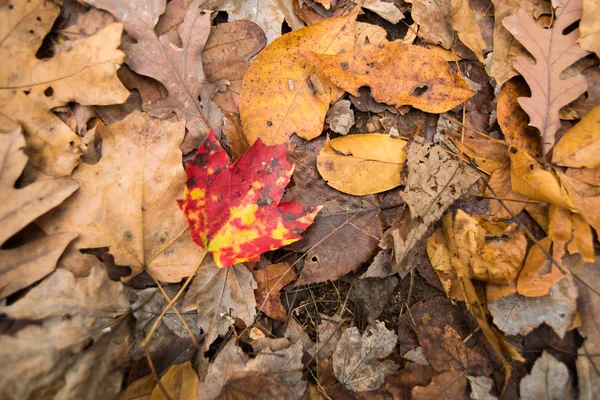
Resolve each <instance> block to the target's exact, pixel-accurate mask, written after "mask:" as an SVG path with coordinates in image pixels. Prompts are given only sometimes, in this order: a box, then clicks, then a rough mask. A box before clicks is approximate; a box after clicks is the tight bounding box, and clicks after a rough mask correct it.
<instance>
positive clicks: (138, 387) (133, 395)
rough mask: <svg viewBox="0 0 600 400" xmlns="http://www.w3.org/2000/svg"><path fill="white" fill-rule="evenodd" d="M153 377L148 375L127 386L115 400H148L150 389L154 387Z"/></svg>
mask: <svg viewBox="0 0 600 400" xmlns="http://www.w3.org/2000/svg"><path fill="white" fill-rule="evenodd" d="M156 383H157V382H156V379H155V378H154V375H152V374H149V375H146V376H145V377H143V378H140V379H138V380H136V381H134V382H133V383H131V384H129V386H127V387H126V388H125V390H123V391H122V392H121V393H119V396H118V397H117V400H150V395H151V394H152V389H154V387H155V386H156Z"/></svg>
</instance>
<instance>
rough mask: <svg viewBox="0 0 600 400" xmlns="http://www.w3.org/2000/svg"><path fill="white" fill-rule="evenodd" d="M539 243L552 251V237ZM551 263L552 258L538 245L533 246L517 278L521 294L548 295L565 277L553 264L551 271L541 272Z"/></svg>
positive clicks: (530, 295) (532, 295)
mask: <svg viewBox="0 0 600 400" xmlns="http://www.w3.org/2000/svg"><path fill="white" fill-rule="evenodd" d="M539 243H540V245H541V246H543V247H544V249H546V251H550V244H551V243H552V237H550V236H548V237H546V238H544V239H542V240H540V241H539ZM549 265H550V260H548V257H547V256H546V254H545V253H544V252H543V251H542V250H541V249H540V247H539V246H537V245H534V246H532V247H531V249H530V250H529V254H528V255H527V260H525V264H524V265H523V269H522V270H521V272H520V274H519V278H518V279H517V291H518V292H519V294H520V295H522V296H527V297H539V296H545V295H547V294H548V292H549V291H550V288H551V287H552V286H554V285H555V284H556V283H558V282H559V281H561V280H562V279H563V278H564V277H565V275H564V274H563V273H562V272H560V270H559V269H558V268H557V267H556V266H554V265H553V264H552V266H551V268H552V269H551V271H550V272H546V273H542V274H540V273H539V271H540V270H542V269H546V268H547V267H548V266H549Z"/></svg>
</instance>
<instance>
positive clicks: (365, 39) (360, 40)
mask: <svg viewBox="0 0 600 400" xmlns="http://www.w3.org/2000/svg"><path fill="white" fill-rule="evenodd" d="M383 42H387V32H386V31H385V29H383V28H382V27H381V26H379V25H372V24H367V23H366V22H358V21H357V22H356V39H355V43H354V47H355V48H357V49H358V48H359V47H362V46H365V45H367V44H379V43H383Z"/></svg>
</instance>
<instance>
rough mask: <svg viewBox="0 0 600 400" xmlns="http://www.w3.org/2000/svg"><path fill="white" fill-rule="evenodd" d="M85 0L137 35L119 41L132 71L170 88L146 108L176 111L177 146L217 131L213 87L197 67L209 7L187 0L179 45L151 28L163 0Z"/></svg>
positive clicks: (192, 144) (188, 146)
mask: <svg viewBox="0 0 600 400" xmlns="http://www.w3.org/2000/svg"><path fill="white" fill-rule="evenodd" d="M86 3H88V4H90V5H92V6H94V7H97V8H100V9H103V10H106V11H108V12H110V13H111V14H112V15H113V16H114V17H115V18H116V19H117V20H118V21H121V22H123V24H124V26H125V30H126V31H127V33H129V34H130V35H131V36H132V37H133V38H134V39H135V40H136V42H135V43H123V44H122V46H121V47H122V48H123V50H125V53H126V54H127V60H126V62H127V64H128V65H129V67H130V68H131V69H132V70H134V71H135V72H137V73H139V74H141V75H145V76H149V77H152V78H154V79H156V80H158V81H160V82H161V83H162V84H163V85H164V86H165V87H166V88H167V91H168V92H169V94H168V96H167V97H165V98H163V99H160V100H159V101H158V102H156V103H155V104H151V105H149V106H148V107H147V108H146V110H147V111H148V112H149V113H150V114H151V115H152V116H154V117H159V118H163V117H168V116H170V115H171V114H172V113H175V114H177V118H178V119H179V120H180V121H185V123H186V128H187V129H188V135H187V137H186V140H185V142H184V143H183V146H182V150H183V151H184V153H189V152H190V151H191V150H192V149H194V148H196V147H198V146H199V145H200V144H201V143H202V141H203V140H204V138H205V137H206V135H207V134H208V130H209V128H211V127H212V128H213V129H214V130H215V131H216V132H217V133H219V132H220V127H221V122H222V118H223V117H222V115H221V112H220V111H219V109H218V108H217V107H216V106H215V105H214V103H212V101H211V100H210V99H211V97H212V95H213V93H214V91H215V88H214V87H213V85H211V84H210V83H209V82H208V81H207V80H206V78H205V76H204V71H203V69H202V50H203V49H204V46H205V43H206V40H207V39H208V35H209V33H210V30H211V23H210V12H208V11H206V10H204V9H203V7H202V6H201V4H202V0H195V2H193V3H192V4H190V6H189V8H188V11H187V12H186V14H185V18H184V20H183V22H182V24H181V25H180V26H179V28H178V29H177V30H178V32H179V35H180V37H181V40H182V43H181V46H180V45H179V43H176V42H174V41H173V39H172V38H171V37H170V36H169V35H167V34H165V35H163V36H160V37H159V36H157V34H156V33H155V32H154V26H155V25H156V23H157V21H158V18H159V17H160V15H161V14H162V13H163V12H164V11H165V4H166V0H152V1H151V2H148V1H145V0H134V1H128V0H115V1H109V0H86ZM192 33H193V34H192Z"/></svg>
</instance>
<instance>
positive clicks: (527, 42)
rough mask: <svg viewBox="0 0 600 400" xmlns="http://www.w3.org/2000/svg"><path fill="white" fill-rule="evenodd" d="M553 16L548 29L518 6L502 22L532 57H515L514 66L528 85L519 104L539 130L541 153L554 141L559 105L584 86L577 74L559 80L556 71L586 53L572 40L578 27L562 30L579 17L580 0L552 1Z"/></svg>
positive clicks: (562, 104)
mask: <svg viewBox="0 0 600 400" xmlns="http://www.w3.org/2000/svg"><path fill="white" fill-rule="evenodd" d="M553 4H554V5H555V6H557V7H558V8H557V9H556V18H555V19H554V23H553V26H552V28H551V29H544V28H541V27H540V26H538V25H537V24H536V22H535V20H534V19H533V18H531V17H530V16H529V14H528V13H527V11H525V9H523V8H520V9H519V11H517V13H516V14H515V15H513V16H510V17H506V18H504V19H503V20H502V24H503V25H504V27H506V29H508V30H509V31H510V32H511V33H512V34H513V36H514V37H515V38H516V39H517V40H519V42H521V44H523V46H525V48H526V49H527V50H528V51H529V52H530V53H531V55H533V57H535V60H536V62H532V61H530V60H528V59H527V58H526V57H517V58H516V59H515V61H514V67H515V69H516V70H517V71H518V72H519V73H520V74H521V75H523V77H524V78H525V81H527V83H528V84H529V87H530V88H531V97H521V98H519V104H520V105H521V107H522V108H523V110H525V112H527V114H528V115H529V117H530V121H529V125H530V126H534V127H536V128H538V129H539V131H540V135H541V137H542V153H543V154H544V155H546V154H548V153H549V152H550V150H551V149H552V147H553V146H554V143H555V140H556V139H555V134H556V132H558V130H559V128H560V119H559V111H560V109H561V107H563V106H565V105H567V104H569V103H570V102H572V101H573V100H575V99H576V98H577V97H579V95H581V94H582V93H584V92H585V91H586V89H587V83H586V82H585V79H584V77H583V76H582V75H581V74H577V75H575V76H573V77H570V78H568V79H561V78H560V74H561V72H563V71H564V70H565V69H566V68H567V67H569V66H570V65H571V64H573V63H574V62H576V61H577V60H579V59H580V58H582V57H585V56H586V55H587V54H588V53H587V52H586V51H584V50H582V49H581V48H580V47H579V45H578V44H577V43H576V42H577V39H578V38H579V29H575V30H573V31H572V32H570V33H568V34H567V35H564V34H563V31H564V30H565V29H566V28H567V27H569V25H571V24H573V23H574V22H575V21H577V20H578V19H580V18H581V0H565V2H564V3H563V2H562V1H561V0H554V1H553Z"/></svg>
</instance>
